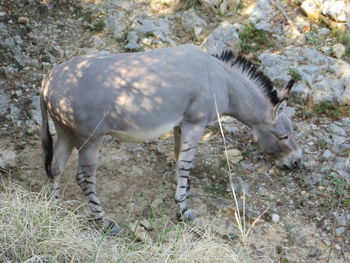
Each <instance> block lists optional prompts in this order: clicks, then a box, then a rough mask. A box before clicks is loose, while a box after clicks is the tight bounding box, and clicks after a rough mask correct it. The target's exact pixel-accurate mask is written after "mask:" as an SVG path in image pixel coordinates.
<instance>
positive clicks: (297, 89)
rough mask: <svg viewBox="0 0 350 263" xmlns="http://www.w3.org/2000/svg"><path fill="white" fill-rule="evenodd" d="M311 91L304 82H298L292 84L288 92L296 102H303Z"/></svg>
mask: <svg viewBox="0 0 350 263" xmlns="http://www.w3.org/2000/svg"><path fill="white" fill-rule="evenodd" d="M311 91H312V89H311V88H310V86H308V85H306V83H304V82H298V83H297V84H296V85H294V86H293V89H292V91H291V93H290V94H291V96H292V97H293V98H294V99H295V100H296V101H297V102H305V101H306V100H307V99H308V98H309V96H310V94H311Z"/></svg>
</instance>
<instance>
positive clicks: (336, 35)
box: [331, 28, 350, 55]
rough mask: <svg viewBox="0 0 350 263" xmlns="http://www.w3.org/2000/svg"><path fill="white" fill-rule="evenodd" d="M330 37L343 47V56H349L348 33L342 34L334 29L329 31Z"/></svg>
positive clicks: (349, 42) (349, 37)
mask: <svg viewBox="0 0 350 263" xmlns="http://www.w3.org/2000/svg"><path fill="white" fill-rule="evenodd" d="M331 36H333V37H334V38H335V39H336V40H337V41H338V42H339V43H341V44H343V45H344V46H345V54H346V55H350V36H349V34H348V33H346V32H344V31H343V30H341V29H339V28H334V29H332V31H331Z"/></svg>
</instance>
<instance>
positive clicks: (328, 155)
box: [320, 150, 334, 161]
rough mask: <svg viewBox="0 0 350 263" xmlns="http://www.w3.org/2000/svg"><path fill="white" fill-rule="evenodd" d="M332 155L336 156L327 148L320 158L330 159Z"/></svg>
mask: <svg viewBox="0 0 350 263" xmlns="http://www.w3.org/2000/svg"><path fill="white" fill-rule="evenodd" d="M332 157H334V155H333V153H332V152H331V151H330V150H325V151H324V152H323V154H322V155H321V157H320V160H322V161H328V160H329V159H331V158H332Z"/></svg>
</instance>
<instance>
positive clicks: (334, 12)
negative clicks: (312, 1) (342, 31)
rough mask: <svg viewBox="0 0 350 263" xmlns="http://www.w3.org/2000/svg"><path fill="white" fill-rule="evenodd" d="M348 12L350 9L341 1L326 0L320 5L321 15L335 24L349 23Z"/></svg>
mask: <svg viewBox="0 0 350 263" xmlns="http://www.w3.org/2000/svg"><path fill="white" fill-rule="evenodd" d="M348 12H350V7H349V5H348V4H346V3H345V1H342V0H340V1H339V0H326V1H324V3H323V5H322V13H323V14H324V15H326V16H329V17H330V18H332V19H333V20H335V21H337V22H350V21H349V17H347V14H348Z"/></svg>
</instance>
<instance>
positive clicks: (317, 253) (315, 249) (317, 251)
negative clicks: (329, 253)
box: [309, 247, 322, 257]
mask: <svg viewBox="0 0 350 263" xmlns="http://www.w3.org/2000/svg"><path fill="white" fill-rule="evenodd" d="M321 255H322V252H321V250H320V249H319V248H318V247H312V248H311V250H310V253H309V256H310V257H319V256H321Z"/></svg>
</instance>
